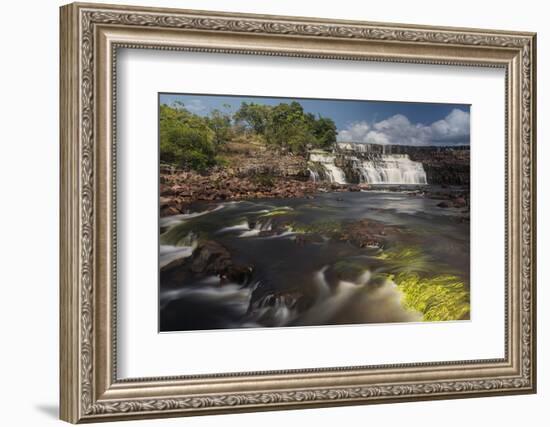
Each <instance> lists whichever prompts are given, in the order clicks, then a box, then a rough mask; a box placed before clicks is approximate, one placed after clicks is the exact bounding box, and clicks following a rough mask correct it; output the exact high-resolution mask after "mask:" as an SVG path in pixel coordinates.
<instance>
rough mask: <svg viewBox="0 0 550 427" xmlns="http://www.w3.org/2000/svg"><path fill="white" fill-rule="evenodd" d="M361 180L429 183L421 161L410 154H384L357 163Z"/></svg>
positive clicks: (376, 182) (388, 182)
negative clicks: (413, 159) (413, 158)
mask: <svg viewBox="0 0 550 427" xmlns="http://www.w3.org/2000/svg"><path fill="white" fill-rule="evenodd" d="M357 168H358V171H359V173H360V179H361V182H365V183H367V184H416V185H420V184H427V180H426V172H425V171H424V167H423V166H422V163H420V162H413V161H412V160H411V159H410V158H409V156H408V154H382V155H380V156H378V157H376V158H373V159H372V160H363V161H360V162H359V163H358V165H357Z"/></svg>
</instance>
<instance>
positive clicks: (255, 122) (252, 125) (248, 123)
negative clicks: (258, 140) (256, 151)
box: [233, 102, 272, 135]
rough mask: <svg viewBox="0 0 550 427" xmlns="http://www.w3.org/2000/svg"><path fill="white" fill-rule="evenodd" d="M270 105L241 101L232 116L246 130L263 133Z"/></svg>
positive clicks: (269, 112)
mask: <svg viewBox="0 0 550 427" xmlns="http://www.w3.org/2000/svg"><path fill="white" fill-rule="evenodd" d="M271 110H272V107H270V106H269V105H262V104H256V103H254V102H251V103H246V102H243V103H242V104H241V107H240V108H239V109H238V110H237V112H236V113H235V115H234V116H233V118H234V119H235V121H236V122H237V123H239V124H242V125H244V126H245V128H247V129H248V130H252V131H253V132H254V133H256V134H258V135H264V134H265V130H266V126H267V123H268V121H269V117H270V115H271Z"/></svg>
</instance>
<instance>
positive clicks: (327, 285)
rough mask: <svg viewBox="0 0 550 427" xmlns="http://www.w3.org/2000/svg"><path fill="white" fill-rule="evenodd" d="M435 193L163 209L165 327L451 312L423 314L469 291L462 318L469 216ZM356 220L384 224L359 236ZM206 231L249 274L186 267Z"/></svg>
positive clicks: (412, 317) (378, 319) (394, 318)
mask: <svg viewBox="0 0 550 427" xmlns="http://www.w3.org/2000/svg"><path fill="white" fill-rule="evenodd" d="M422 188H426V187H422ZM438 202H439V201H438V200H433V199H430V198H428V197H426V196H425V195H424V194H423V193H422V192H421V191H414V192H409V191H388V189H382V190H380V191H368V192H329V193H321V194H319V195H317V196H316V197H315V198H313V199H300V198H297V199H269V200H254V201H240V202H226V203H211V204H210V203H204V204H197V205H195V206H194V207H193V210H194V211H193V212H191V213H190V214H187V215H177V216H173V217H166V218H162V219H161V223H160V226H161V237H160V260H159V264H160V267H161V283H160V292H159V304H160V329H161V331H185V330H204V329H220V328H242V327H273V326H275V327H280V326H307V325H332V324H353V323H385V322H407V321H420V320H430V319H436V320H450V319H452V317H448V316H447V317H441V318H437V317H433V315H432V317H430V315H428V314H427V313H428V312H429V313H440V312H441V307H443V306H445V304H446V306H445V307H444V308H445V310H447V311H445V313H447V312H448V308H449V307H450V308H451V309H453V308H454V307H455V305H457V304H458V302H457V301H458V300H459V299H460V301H462V300H464V298H466V300H467V301H466V303H464V301H462V302H461V304H463V305H464V304H466V305H467V310H468V311H467V315H464V314H463V315H461V316H462V317H460V319H465V318H468V316H469V224H468V222H467V221H464V220H463V219H464V218H463V217H464V213H463V211H461V210H460V209H455V208H449V209H442V208H439V207H437V206H436V205H437V203H438ZM361 221H370V222H369V223H373V224H376V225H378V228H377V229H376V230H375V232H373V233H374V234H377V235H378V238H377V239H374V240H373V242H367V244H359V243H358V241H356V239H355V237H356V234H357V233H360V231H357V230H361V228H360V227H361V225H358V224H362V223H361ZM354 227H355V228H354ZM357 227H359V228H357ZM205 241H208V242H216V244H217V245H221V246H222V247H223V248H225V249H226V250H227V252H228V253H229V254H230V256H231V259H232V262H233V263H234V264H238V265H240V266H246V269H245V271H246V274H244V275H243V276H240V279H239V280H233V279H231V280H230V279H227V278H220V275H219V274H215V273H212V272H211V271H205V270H204V269H203V270H200V269H199V270H197V269H195V270H193V268H194V267H189V266H190V265H192V264H193V262H196V260H195V258H194V257H195V256H196V254H197V247H200V245H201V244H203V243H204V242H205ZM363 243H364V242H363ZM193 253H195V255H193ZM199 261H200V260H199ZM175 264H177V265H179V267H176V268H175V269H173V270H171V271H172V273H171V275H166V274H164V273H163V270H162V268H164V267H166V266H168V265H175ZM174 272H175V273H174ZM444 276H445V277H447V279H444V278H443V277H444ZM449 277H450V278H451V279H448V278H449ZM424 279H426V280H427V281H425V282H419V281H418V280H424ZM406 280H408V281H406ZM430 280H432V281H430ZM442 295H444V296H448V298H447V299H446V300H445V301H443V300H442V299H441V298H442V297H441V296H442ZM459 297H460V298H459ZM425 301H428V303H425ZM426 304H428V305H431V308H430V307H428V308H429V309H430V310H432V311H428V308H426ZM437 310H439V311H437ZM451 311H452V310H451ZM463 311H464V310H463ZM438 315H439V314H438ZM460 319H452V320H460Z"/></svg>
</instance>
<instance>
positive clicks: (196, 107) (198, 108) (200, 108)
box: [185, 99, 206, 114]
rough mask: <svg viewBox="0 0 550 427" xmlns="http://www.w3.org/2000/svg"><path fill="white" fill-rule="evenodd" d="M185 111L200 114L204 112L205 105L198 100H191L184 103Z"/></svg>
mask: <svg viewBox="0 0 550 427" xmlns="http://www.w3.org/2000/svg"><path fill="white" fill-rule="evenodd" d="M185 109H186V110H188V111H190V112H192V113H195V114H200V113H204V112H205V111H206V105H204V103H203V102H202V101H201V100H200V99H191V100H190V101H187V102H186V103H185Z"/></svg>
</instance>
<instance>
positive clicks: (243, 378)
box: [60, 3, 536, 423]
mask: <svg viewBox="0 0 550 427" xmlns="http://www.w3.org/2000/svg"><path fill="white" fill-rule="evenodd" d="M60 51H61V85H60V87H61V94H60V96H61V98H60V99H61V112H60V123H61V125H60V134H61V177H60V178H61V207H60V210H61V238H60V242H61V248H60V251H61V284H60V286H61V288H60V292H61V303H60V306H61V313H60V316H61V320H60V324H61V335H60V336H61V348H60V372H61V378H60V383H61V418H62V419H63V420H65V421H69V422H72V423H79V422H92V421H111V420H123V419H130V418H154V417H169V416H186V415H201V414H216V413H227V412H243V411H259V410H275V409H286V408H289V409H290V408H308V407H319V406H330V405H352V404H369V403H385V402H400V401H411V400H429V399H442V398H462V397H479V396H487V395H496V394H520V393H534V392H535V390H536V335H535V326H536V319H535V314H536V311H535V308H536V304H535V303H536V301H535V291H536V289H535V278H536V270H535V268H536V258H535V236H536V221H535V213H536V183H535V176H536V173H535V130H536V129H535V121H536V118H535V105H536V102H535V82H536V78H535V71H536V62H535V59H536V55H535V53H536V46H535V34H533V33H520V32H508V31H494V30H480V29H463V28H438V27H424V26H412V25H402V24H381V23H369V22H355V21H332V20H324V19H314V18H297V17H282V16H263V15H244V14H231V13H218V12H204V11H189V10H174V9H158V8H142V7H127V6H110V5H94V4H78V3H77V4H71V5H67V6H63V7H62V8H61V49H60Z"/></svg>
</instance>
